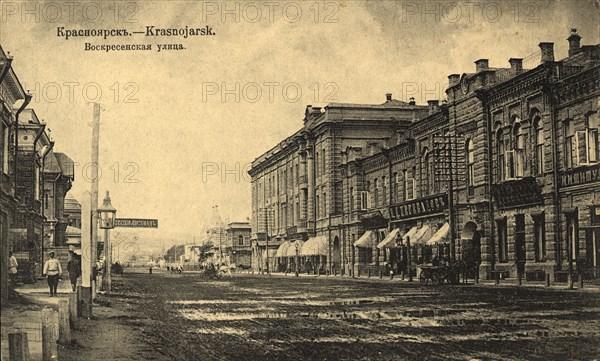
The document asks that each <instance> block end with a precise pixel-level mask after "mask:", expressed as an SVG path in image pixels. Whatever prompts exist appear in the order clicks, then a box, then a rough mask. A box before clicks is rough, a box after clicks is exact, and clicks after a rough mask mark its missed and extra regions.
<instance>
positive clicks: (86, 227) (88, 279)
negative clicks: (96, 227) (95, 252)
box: [81, 192, 95, 319]
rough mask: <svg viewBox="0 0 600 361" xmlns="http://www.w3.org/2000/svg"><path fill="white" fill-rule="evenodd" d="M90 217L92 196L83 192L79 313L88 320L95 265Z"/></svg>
mask: <svg viewBox="0 0 600 361" xmlns="http://www.w3.org/2000/svg"><path fill="white" fill-rule="evenodd" d="M91 215H92V194H91V193H90V192H84V193H83V195H82V197H81V260H82V262H81V302H82V311H81V313H82V316H83V317H85V318H88V319H89V318H91V317H92V272H93V271H94V264H95V261H94V259H93V258H92V238H91V226H92V225H91Z"/></svg>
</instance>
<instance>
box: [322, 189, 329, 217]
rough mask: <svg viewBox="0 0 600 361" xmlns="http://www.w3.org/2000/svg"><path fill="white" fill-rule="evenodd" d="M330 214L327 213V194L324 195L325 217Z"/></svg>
mask: <svg viewBox="0 0 600 361" xmlns="http://www.w3.org/2000/svg"><path fill="white" fill-rule="evenodd" d="M327 214H329V212H328V211H327V193H323V217H325V216H327Z"/></svg>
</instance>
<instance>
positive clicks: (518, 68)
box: [508, 58, 523, 71]
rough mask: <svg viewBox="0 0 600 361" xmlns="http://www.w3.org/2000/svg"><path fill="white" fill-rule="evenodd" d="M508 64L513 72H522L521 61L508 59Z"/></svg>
mask: <svg viewBox="0 0 600 361" xmlns="http://www.w3.org/2000/svg"><path fill="white" fill-rule="evenodd" d="M508 62H509V63H510V68H511V69H512V70H514V71H521V70H523V59H519V58H510V59H508Z"/></svg>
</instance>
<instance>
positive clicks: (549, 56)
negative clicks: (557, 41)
mask: <svg viewBox="0 0 600 361" xmlns="http://www.w3.org/2000/svg"><path fill="white" fill-rule="evenodd" d="M539 46H540V49H541V50H542V63H545V62H549V61H554V43H540V45H539Z"/></svg>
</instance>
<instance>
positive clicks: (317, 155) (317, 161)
mask: <svg viewBox="0 0 600 361" xmlns="http://www.w3.org/2000/svg"><path fill="white" fill-rule="evenodd" d="M313 168H314V170H315V177H318V176H319V152H316V153H315V162H314V166H313Z"/></svg>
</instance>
